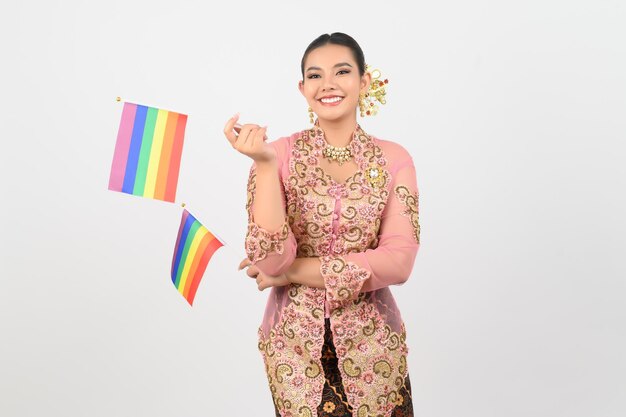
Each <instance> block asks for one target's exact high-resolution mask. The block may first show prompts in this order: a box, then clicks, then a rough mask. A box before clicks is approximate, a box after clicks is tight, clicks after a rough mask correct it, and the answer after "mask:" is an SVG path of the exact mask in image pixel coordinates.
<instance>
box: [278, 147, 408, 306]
mask: <svg viewBox="0 0 626 417" xmlns="http://www.w3.org/2000/svg"><path fill="white" fill-rule="evenodd" d="M393 174H394V175H393V177H394V178H393V182H392V184H391V189H390V196H389V201H388V202H387V206H386V207H385V209H384V210H383V213H382V221H381V227H380V231H379V244H378V246H377V247H376V248H374V249H367V250H365V251H363V252H351V253H348V254H345V255H328V256H322V257H310V258H296V259H295V260H294V263H293V264H292V267H291V268H289V269H288V270H287V272H286V277H287V279H288V280H289V281H290V282H292V283H298V284H304V285H307V286H311V287H317V288H326V290H327V298H328V299H329V300H330V301H331V306H332V308H336V307H339V306H341V305H342V304H343V303H345V302H349V301H350V300H352V299H355V298H356V297H357V296H358V294H359V293H360V292H368V291H374V290H377V289H379V288H383V287H387V286H389V285H400V284H403V283H404V282H406V280H407V279H408V278H409V275H410V274H411V271H412V269H413V264H414V262H415V257H416V255H417V252H418V249H419V247H420V225H419V219H418V216H419V203H418V199H419V190H418V186H417V179H416V175H415V166H414V165H413V161H412V159H411V158H410V157H409V158H407V159H405V160H404V161H403V162H401V163H400V164H398V165H397V168H396V170H394V173H393Z"/></svg>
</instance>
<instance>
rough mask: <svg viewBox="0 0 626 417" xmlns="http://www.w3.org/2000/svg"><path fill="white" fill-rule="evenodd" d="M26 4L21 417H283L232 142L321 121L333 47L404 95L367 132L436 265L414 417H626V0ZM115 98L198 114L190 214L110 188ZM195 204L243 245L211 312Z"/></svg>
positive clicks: (7, 82)
mask: <svg viewBox="0 0 626 417" xmlns="http://www.w3.org/2000/svg"><path fill="white" fill-rule="evenodd" d="M8 3H9V2H6V3H4V4H3V5H2V6H1V12H0V16H1V17H0V43H1V46H2V48H1V53H2V66H1V69H0V71H1V77H0V82H1V89H0V91H1V93H0V94H2V97H1V99H2V100H1V101H0V106H1V108H0V110H1V111H0V117H1V131H2V136H1V140H2V148H1V149H2V150H1V151H0V174H1V175H0V177H1V178H2V183H1V186H2V188H1V189H2V204H1V210H2V212H1V213H2V216H1V219H2V220H1V227H2V228H1V233H0V236H1V238H0V239H1V241H0V242H1V245H2V247H1V251H0V256H1V258H0V259H1V272H0V274H1V282H0V284H1V287H0V415H2V416H7V417H13V416H15V417H18V416H19V417H21V416H65V417H67V416H90V417H99V416H106V417H111V416H150V417H158V416H172V417H187V416H190V417H192V416H198V417H199V416H272V415H273V412H274V410H273V406H272V403H271V397H270V392H269V388H268V384H267V379H266V377H265V374H264V369H263V363H262V359H261V356H260V353H259V352H258V351H257V347H256V329H257V326H258V325H259V324H260V322H261V316H262V313H263V309H264V307H265V302H266V299H267V291H266V292H259V291H258V290H257V288H256V285H255V282H254V281H253V280H251V279H250V278H248V277H247V276H246V275H245V272H243V271H242V272H238V271H237V270H236V268H237V265H238V263H239V261H240V260H241V259H243V257H244V256H245V253H244V250H243V240H244V236H245V231H246V214H245V201H246V192H245V185H246V180H247V174H248V169H249V167H250V163H251V160H250V159H249V158H247V157H245V156H244V155H241V154H239V153H237V152H236V151H234V150H233V149H232V148H231V147H230V146H229V145H228V142H227V140H226V138H225V137H224V136H223V134H222V129H223V126H224V124H225V122H226V120H227V119H228V118H229V117H230V116H231V115H232V114H234V113H235V112H237V111H239V112H241V121H242V122H243V123H249V122H253V123H259V124H268V125H269V128H268V135H269V136H270V139H272V138H278V137H280V136H285V135H288V134H291V133H293V132H296V131H298V130H301V129H303V128H306V127H308V126H310V125H309V122H308V116H307V104H306V102H305V100H304V98H303V97H302V96H301V94H300V93H299V91H298V90H297V82H298V80H299V79H300V77H301V74H300V59H301V57H302V54H303V52H304V50H305V48H306V46H307V45H308V44H309V43H310V42H311V41H312V40H313V39H315V38H316V37H317V36H318V35H320V34H322V33H331V32H334V31H341V32H345V33H348V34H350V35H351V36H353V37H354V38H355V39H356V40H357V41H358V42H359V43H360V45H361V46H362V48H363V50H364V52H365V57H366V62H367V63H369V64H371V65H372V66H374V67H376V68H379V69H380V70H381V72H382V74H383V76H384V77H387V78H389V84H388V94H387V99H388V104H387V105H386V106H381V111H380V113H379V115H378V116H376V117H371V118H367V119H361V118H360V117H359V118H358V121H359V122H360V123H361V124H362V126H363V127H364V128H365V130H366V131H368V132H370V133H372V134H374V135H376V136H378V137H380V138H383V139H388V140H393V141H397V142H398V143H400V144H402V145H403V146H405V147H406V148H407V149H408V150H409V151H410V153H411V154H412V155H413V158H414V161H415V165H416V168H417V176H418V184H419V188H420V222H421V226H422V237H421V243H422V246H421V248H420V252H419V253H418V257H417V261H416V264H415V267H414V270H413V274H412V276H411V278H410V279H409V281H408V282H407V283H406V284H405V285H403V286H399V287H393V288H392V291H393V293H394V294H395V296H396V298H397V301H398V304H399V307H400V309H401V311H402V314H403V317H404V320H405V322H406V325H407V331H408V344H409V349H410V352H409V358H408V359H409V370H410V377H411V382H412V385H413V403H414V407H415V412H416V415H417V416H420V417H474V416H476V417H518V416H519V417H529V416H532V417H537V416H541V417H543V416H545V417H557V416H558V417H560V416H563V417H617V416H623V415H625V413H626V396H625V395H624V393H625V392H626V358H625V354H624V352H625V350H626V338H625V336H626V335H625V318H626V307H625V305H624V299H625V296H626V281H625V277H626V267H625V266H624V255H625V253H624V252H625V248H626V238H625V237H626V221H625V220H624V213H625V211H626V197H625V195H624V190H625V189H626V168H625V164H624V159H625V156H626V153H625V152H624V145H623V141H624V139H625V137H626V122H625V120H626V119H625V115H626V75H625V74H626V47H625V46H624V39H626V6H625V4H624V2H620V1H617V0H615V1H575V0H570V1H564V0H563V1H555V0H551V1H546V0H541V1H539V0H533V1H486V0H482V1H471V2H470V1H437V2H433V1H428V2H424V1H418V2H408V1H407V2H403V4H402V6H399V5H396V4H394V3H392V2H367V1H358V2H356V1H353V2H326V1H307V2H286V1H285V2H277V1H264V2H248V3H242V2H235V1H231V2H222V3H210V2H200V1H198V2H188V3H176V2H173V1H167V2H165V1H155V0H152V1H144V2H131V1H106V2H104V1H101V2H97V3H96V2H87V1H84V2H81V1H66V2H61V1H38V2H20V3H18V2H11V4H10V5H8ZM116 96H121V97H122V98H124V99H127V100H129V101H136V102H139V103H142V104H147V105H151V106H156V107H161V108H166V109H171V110H175V111H180V112H183V113H187V114H188V115H189V122H188V125H187V132H186V137H185V145H184V149H183V155H182V167H181V173H180V178H179V188H178V193H177V204H171V203H165V202H162V201H156V200H150V199H144V198H140V197H135V196H130V195H127V194H122V193H116V192H112V191H108V190H107V186H108V178H109V170H110V165H111V160H112V156H113V150H114V146H115V140H116V135H117V129H118V126H119V120H120V115H121V111H122V104H121V103H117V102H116V101H115V97H116ZM180 202H185V203H186V204H187V208H188V209H189V210H190V211H191V212H192V213H193V214H194V215H195V216H196V217H198V218H199V219H200V220H201V221H202V222H203V223H204V224H205V225H206V226H207V227H208V228H209V229H210V230H213V231H214V232H215V233H216V234H218V235H219V236H220V237H222V238H223V239H224V240H225V241H226V243H227V246H225V247H223V248H221V249H219V250H218V251H217V252H216V253H215V255H214V256H213V258H212V260H211V262H210V263H209V266H208V268H207V271H206V273H205V276H204V278H203V280H202V283H201V284H200V287H199V289H198V293H197V295H196V300H195V303H194V306H193V307H189V305H188V304H187V303H186V301H185V300H184V299H183V298H182V297H181V296H180V295H179V294H178V293H177V292H176V290H175V289H174V287H173V285H172V283H171V281H170V278H169V268H170V264H171V257H172V252H173V245H174V243H175V238H176V233H177V231H178V226H179V222H180V215H181V210H182V208H181V206H180ZM237 312H239V313H237Z"/></svg>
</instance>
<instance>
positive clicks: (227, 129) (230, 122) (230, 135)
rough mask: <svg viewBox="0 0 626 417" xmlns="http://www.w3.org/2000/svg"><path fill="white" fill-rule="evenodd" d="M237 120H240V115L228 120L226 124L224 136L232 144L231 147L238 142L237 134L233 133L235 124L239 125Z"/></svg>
mask: <svg viewBox="0 0 626 417" xmlns="http://www.w3.org/2000/svg"><path fill="white" fill-rule="evenodd" d="M237 119H239V113H237V114H235V115H234V116H233V117H231V118H230V119H228V122H226V125H225V126H224V135H225V136H226V138H227V139H228V141H229V142H230V144H231V146H234V144H235V141H236V140H237V135H236V134H235V132H233V128H234V126H235V123H237Z"/></svg>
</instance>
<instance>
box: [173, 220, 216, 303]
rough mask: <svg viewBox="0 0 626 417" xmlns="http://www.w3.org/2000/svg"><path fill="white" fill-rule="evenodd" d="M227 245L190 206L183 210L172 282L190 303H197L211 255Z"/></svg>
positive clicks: (175, 250) (175, 249) (174, 257)
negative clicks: (193, 213)
mask: <svg viewBox="0 0 626 417" xmlns="http://www.w3.org/2000/svg"><path fill="white" fill-rule="evenodd" d="M223 245H224V244H223V243H222V242H221V241H220V240H219V239H218V238H217V237H216V236H215V235H213V234H212V233H211V232H209V230H208V229H207V228H206V227H204V226H203V225H202V224H201V223H200V222H199V221H198V220H197V219H196V218H195V217H194V216H193V215H191V213H189V211H187V209H183V216H182V219H181V221H180V227H179V228H178V237H177V239H176V247H175V248H174V256H173V258H172V282H173V283H174V286H175V287H176V288H177V289H178V292H180V293H181V294H182V296H183V297H185V299H186V300H187V302H188V303H189V304H190V305H193V299H194V297H195V296H196V290H197V289H198V285H199V284H200V280H201V279H202V276H203V274H204V271H205V269H206V267H207V264H208V263H209V260H210V259H211V256H213V253H215V251H216V250H217V249H219V248H220V247H222V246H223Z"/></svg>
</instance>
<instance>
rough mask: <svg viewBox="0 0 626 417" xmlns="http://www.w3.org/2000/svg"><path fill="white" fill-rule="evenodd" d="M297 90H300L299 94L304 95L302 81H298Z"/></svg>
mask: <svg viewBox="0 0 626 417" xmlns="http://www.w3.org/2000/svg"><path fill="white" fill-rule="evenodd" d="M298 90H300V94H302V95H304V82H303V81H302V80H300V81H298Z"/></svg>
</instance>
